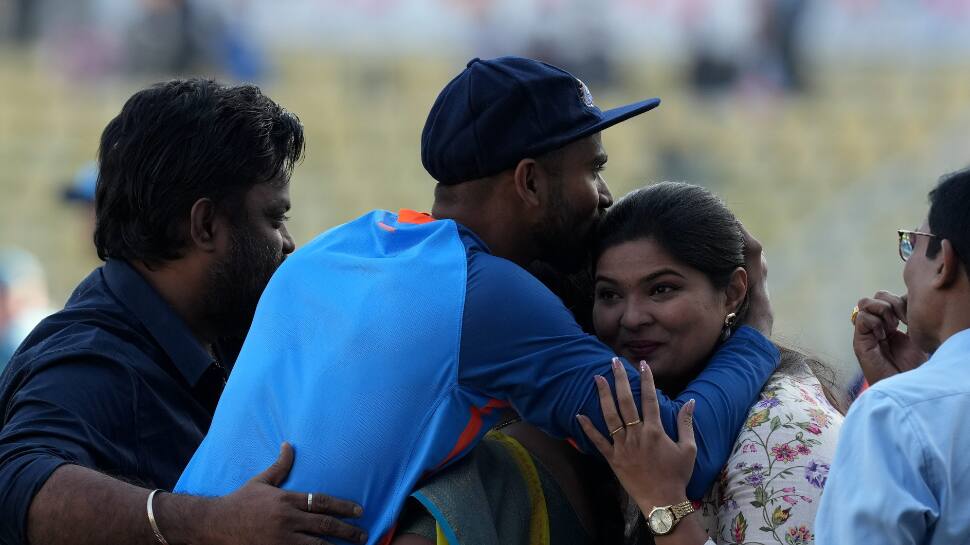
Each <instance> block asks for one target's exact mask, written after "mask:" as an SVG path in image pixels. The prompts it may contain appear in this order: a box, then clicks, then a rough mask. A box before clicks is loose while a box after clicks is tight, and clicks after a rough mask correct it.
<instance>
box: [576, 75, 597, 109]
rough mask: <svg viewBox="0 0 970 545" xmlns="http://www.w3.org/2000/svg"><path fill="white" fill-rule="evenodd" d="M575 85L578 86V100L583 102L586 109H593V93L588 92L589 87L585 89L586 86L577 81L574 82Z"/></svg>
mask: <svg viewBox="0 0 970 545" xmlns="http://www.w3.org/2000/svg"><path fill="white" fill-rule="evenodd" d="M576 83H578V84H579V99H580V100H582V101H583V104H585V105H586V107H587V108H593V107H594V106H595V105H594V104H593V93H590V92H589V87H586V84H585V83H583V82H582V81H581V80H579V79H577V80H576Z"/></svg>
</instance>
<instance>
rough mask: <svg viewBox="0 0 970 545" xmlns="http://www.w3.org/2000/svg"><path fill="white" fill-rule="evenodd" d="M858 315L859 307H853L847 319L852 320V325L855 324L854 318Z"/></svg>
mask: <svg viewBox="0 0 970 545" xmlns="http://www.w3.org/2000/svg"><path fill="white" fill-rule="evenodd" d="M858 315H859V307H855V308H853V309H852V316H850V317H849V320H851V321H852V325H855V319H856V316H858Z"/></svg>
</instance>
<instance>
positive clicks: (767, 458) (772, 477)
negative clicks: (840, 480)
mask: <svg viewBox="0 0 970 545" xmlns="http://www.w3.org/2000/svg"><path fill="white" fill-rule="evenodd" d="M842 419H843V417H842V415H841V414H840V413H839V412H838V411H837V410H835V408H833V407H832V405H831V404H830V403H829V402H828V400H827V399H826V398H825V394H824V393H823V391H822V386H821V384H820V383H819V381H818V379H817V378H815V376H814V375H813V374H812V372H811V371H810V370H809V368H808V366H807V365H805V364H803V363H802V364H799V366H798V367H793V368H788V369H785V370H784V371H783V372H778V373H775V374H774V375H773V376H772V377H771V378H770V379H769V380H768V383H767V384H766V385H765V388H764V390H763V391H762V393H761V399H760V400H759V401H758V402H757V403H755V405H754V406H753V407H751V412H750V413H749V415H748V419H747V421H746V422H745V424H744V427H743V428H742V430H741V434H740V435H739V436H738V439H737V441H736V442H735V443H734V450H733V451H732V454H731V457H730V459H729V460H728V463H727V465H726V466H725V467H724V470H723V471H722V472H721V476H720V478H719V479H718V481H717V482H716V483H715V485H714V487H713V488H712V489H711V490H710V491H709V492H708V493H707V496H705V498H704V500H703V502H702V506H701V513H702V515H703V517H704V520H703V523H704V525H705V528H707V531H708V534H709V535H710V536H711V539H712V540H713V541H714V542H715V543H716V544H717V545H756V544H764V545H768V544H784V545H808V544H812V543H814V542H815V532H814V521H815V511H816V509H818V502H819V499H820V498H821V496H822V489H823V488H824V487H825V481H826V478H827V477H828V473H829V468H830V467H831V464H832V459H833V457H834V455H835V444H836V441H837V440H838V436H839V428H840V427H841V425H842Z"/></svg>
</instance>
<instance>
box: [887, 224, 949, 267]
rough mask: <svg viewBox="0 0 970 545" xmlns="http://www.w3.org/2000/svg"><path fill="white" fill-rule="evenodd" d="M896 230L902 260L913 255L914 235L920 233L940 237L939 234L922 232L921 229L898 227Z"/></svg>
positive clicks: (925, 235)
mask: <svg viewBox="0 0 970 545" xmlns="http://www.w3.org/2000/svg"><path fill="white" fill-rule="evenodd" d="M897 232H898V233H899V257H901V258H902V260H903V261H906V260H908V259H909V256H911V255H913V246H915V245H916V240H915V238H916V235H922V236H924V237H930V238H942V237H940V236H939V235H934V234H933V233H924V232H922V231H909V230H906V229H900V230H899V231H897Z"/></svg>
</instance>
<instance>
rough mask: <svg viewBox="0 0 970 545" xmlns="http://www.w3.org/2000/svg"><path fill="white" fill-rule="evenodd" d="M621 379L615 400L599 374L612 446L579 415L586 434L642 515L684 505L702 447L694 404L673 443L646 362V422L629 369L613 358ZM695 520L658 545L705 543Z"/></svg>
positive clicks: (643, 376) (643, 369) (642, 370)
mask: <svg viewBox="0 0 970 545" xmlns="http://www.w3.org/2000/svg"><path fill="white" fill-rule="evenodd" d="M613 376H614V377H615V378H616V399H617V401H618V402H619V409H617V405H616V403H614V401H613V395H612V394H611V392H610V386H609V383H607V381H606V379H605V378H603V377H601V376H598V375H597V376H596V377H595V379H596V388H597V390H598V391H599V398H600V407H602V410H603V419H604V420H605V421H606V426H607V428H609V429H610V430H613V431H614V433H612V442H611V441H610V440H609V439H607V438H606V437H603V435H601V434H600V432H599V431H598V430H597V429H596V427H595V426H593V423H592V421H591V420H590V419H589V418H588V417H587V416H584V415H577V416H576V418H578V419H579V423H580V425H581V426H582V427H583V431H584V432H586V435H587V436H588V437H589V439H590V441H592V442H593V444H594V445H595V446H596V448H597V449H598V450H599V451H600V453H601V454H602V455H603V457H604V458H606V461H607V462H609V464H610V468H612V469H613V473H615V474H616V477H617V478H618V479H619V480H620V484H622V485H623V488H624V489H625V490H626V491H627V493H628V494H629V495H630V497H632V498H633V500H634V501H636V502H637V505H638V506H639V507H640V511H642V512H643V513H649V512H650V511H651V510H652V509H653V508H654V507H663V506H667V505H673V504H676V503H680V502H682V501H684V500H685V499H687V493H686V489H687V482H688V481H689V480H690V475H691V473H692V472H693V469H694V458H695V456H696V455H697V445H696V444H695V442H694V400H693V399H692V400H690V401H688V402H687V403H686V404H685V405H684V406H683V407H682V408H681V409H680V413H679V414H678V415H677V429H678V435H679V436H680V439H679V440H678V441H677V442H674V441H673V440H671V439H670V437H668V436H667V434H666V433H665V432H664V429H663V425H662V424H661V423H660V409H659V406H658V403H657V390H656V389H655V388H654V385H653V374H652V373H651V372H650V367H648V366H647V364H646V363H645V362H640V401H641V405H642V406H643V418H642V419H641V418H640V412H639V411H638V410H637V406H636V403H635V402H634V401H633V392H632V391H631V389H630V381H629V379H628V378H627V374H626V369H625V368H624V367H623V364H622V363H621V362H620V360H619V359H618V358H614V359H613ZM693 519H694V517H691V516H688V517H687V518H686V519H685V520H684V521H682V522H681V523H680V524H678V525H677V526H676V527H675V530H674V531H673V532H672V533H671V534H669V535H668V536H663V537H661V536H657V537H656V539H657V540H658V541H657V543H658V544H659V543H665V544H666V543H670V544H674V543H690V544H695V543H696V544H700V543H703V542H704V541H705V540H706V539H707V536H706V534H705V533H704V531H703V530H702V529H701V528H700V525H699V524H698V523H697V521H696V520H693Z"/></svg>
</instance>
